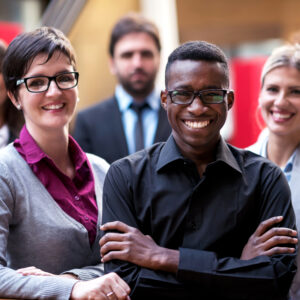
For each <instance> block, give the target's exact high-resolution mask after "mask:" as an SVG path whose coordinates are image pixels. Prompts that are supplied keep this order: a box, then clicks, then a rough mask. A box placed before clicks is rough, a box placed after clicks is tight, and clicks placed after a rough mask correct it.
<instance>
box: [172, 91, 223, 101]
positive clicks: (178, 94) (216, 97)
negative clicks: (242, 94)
mask: <svg viewBox="0 0 300 300" xmlns="http://www.w3.org/2000/svg"><path fill="white" fill-rule="evenodd" d="M227 93H229V90H225V89H209V90H202V91H183V90H173V91H167V94H168V95H169V96H170V98H171V101H172V102H173V103H175V104H181V105H189V104H191V103H192V102H193V101H194V99H195V98H196V97H197V96H198V97H199V98H200V99H201V101H202V102H203V103H205V104H218V103H222V102H223V101H224V100H225V96H226V95H227Z"/></svg>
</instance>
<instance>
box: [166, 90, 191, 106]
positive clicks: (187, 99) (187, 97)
mask: <svg viewBox="0 0 300 300" xmlns="http://www.w3.org/2000/svg"><path fill="white" fill-rule="evenodd" d="M193 97H194V94H193V92H188V91H173V92H172V93H171V99H172V101H173V102H174V103H176V104H189V103H191V102H192V101H193Z"/></svg>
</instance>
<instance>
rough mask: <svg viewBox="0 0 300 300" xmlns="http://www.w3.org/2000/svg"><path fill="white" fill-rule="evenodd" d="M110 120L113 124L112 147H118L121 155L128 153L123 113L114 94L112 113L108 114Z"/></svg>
mask: <svg viewBox="0 0 300 300" xmlns="http://www.w3.org/2000/svg"><path fill="white" fill-rule="evenodd" d="M108 118H109V119H110V120H109V122H110V123H111V124H112V128H111V134H112V137H113V138H112V141H113V144H112V147H118V148H119V152H120V157H124V156H127V155H128V146H127V141H126V137H125V132H124V128H123V123H122V115H121V112H120V110H119V106H118V102H117V99H116V97H115V96H114V98H113V102H112V113H111V115H110V116H108Z"/></svg>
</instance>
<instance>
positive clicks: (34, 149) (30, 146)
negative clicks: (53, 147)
mask: <svg viewBox="0 0 300 300" xmlns="http://www.w3.org/2000/svg"><path fill="white" fill-rule="evenodd" d="M15 143H17V144H20V146H21V148H22V152H23V153H24V155H25V157H26V161H27V163H28V164H36V163H38V162H39V161H41V160H42V159H44V158H46V159H49V160H51V161H52V159H51V158H50V157H49V156H48V155H47V154H46V153H45V152H44V151H43V150H42V149H41V148H40V147H39V146H38V144H37V143H36V142H35V140H34V139H33V138H32V136H31V135H30V133H29V132H28V130H27V128H26V125H24V126H23V128H22V130H21V132H20V138H19V139H17V140H16V141H15ZM69 153H70V156H71V160H72V162H73V163H74V165H75V169H76V171H77V170H79V169H80V168H81V167H82V165H83V164H84V163H85V162H86V161H87V157H86V155H85V153H84V152H83V151H82V150H81V148H80V147H79V145H78V144H77V143H76V141H75V140H74V139H73V138H72V137H71V136H70V135H69Z"/></svg>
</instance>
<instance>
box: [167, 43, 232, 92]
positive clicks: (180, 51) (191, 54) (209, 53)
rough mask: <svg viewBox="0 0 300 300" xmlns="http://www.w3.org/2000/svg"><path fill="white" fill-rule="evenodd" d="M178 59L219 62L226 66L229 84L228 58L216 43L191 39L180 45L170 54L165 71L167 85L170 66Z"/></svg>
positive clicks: (225, 72) (225, 71) (225, 70)
mask: <svg viewBox="0 0 300 300" xmlns="http://www.w3.org/2000/svg"><path fill="white" fill-rule="evenodd" d="M177 60H203V61H210V62H219V63H221V64H222V66H223V68H224V74H225V76H226V78H225V79H226V81H227V82H226V84H227V85H228V86H229V68H228V60H227V58H226V55H225V54H224V52H223V51H222V50H221V49H220V48H219V47H217V46H216V45H214V44H210V43H208V42H205V41H191V42H187V43H184V44H182V45H180V46H179V47H178V48H176V49H175V50H174V51H173V52H172V53H171V54H170V56H169V58H168V62H167V65H166V72H165V84H166V87H167V83H168V78H169V71H170V66H171V65H172V64H173V63H174V62H175V61H177Z"/></svg>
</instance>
